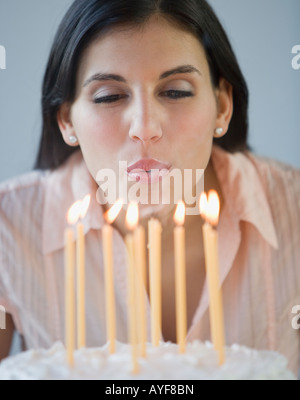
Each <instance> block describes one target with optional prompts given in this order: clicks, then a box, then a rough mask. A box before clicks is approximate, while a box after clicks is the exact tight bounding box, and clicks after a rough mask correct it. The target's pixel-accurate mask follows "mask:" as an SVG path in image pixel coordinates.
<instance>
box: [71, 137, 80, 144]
mask: <svg viewBox="0 0 300 400" xmlns="http://www.w3.org/2000/svg"><path fill="white" fill-rule="evenodd" d="M69 141H70V143H71V144H75V143H77V142H78V139H77V137H76V136H69Z"/></svg>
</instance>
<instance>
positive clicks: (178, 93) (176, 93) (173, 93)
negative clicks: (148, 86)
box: [161, 89, 194, 100]
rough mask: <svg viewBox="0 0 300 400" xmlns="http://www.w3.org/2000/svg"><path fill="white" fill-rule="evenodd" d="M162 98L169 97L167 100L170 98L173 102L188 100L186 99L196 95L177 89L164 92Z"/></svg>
mask: <svg viewBox="0 0 300 400" xmlns="http://www.w3.org/2000/svg"><path fill="white" fill-rule="evenodd" d="M161 96H163V97H167V98H169V99H171V100H178V99H183V98H186V97H193V96H194V94H193V92H192V91H190V90H175V89H171V90H166V91H164V92H162V93H161Z"/></svg>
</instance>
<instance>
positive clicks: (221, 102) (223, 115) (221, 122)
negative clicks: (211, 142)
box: [216, 78, 233, 138]
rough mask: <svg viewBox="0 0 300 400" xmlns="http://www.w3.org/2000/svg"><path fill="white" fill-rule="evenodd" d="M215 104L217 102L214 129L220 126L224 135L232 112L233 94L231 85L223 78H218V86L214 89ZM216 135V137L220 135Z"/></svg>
mask: <svg viewBox="0 0 300 400" xmlns="http://www.w3.org/2000/svg"><path fill="white" fill-rule="evenodd" d="M216 97H217V104H218V115H217V119H216V129H218V128H222V129H223V134H222V135H221V136H224V135H225V134H226V133H227V131H228V127H229V123H230V121H231V117H232V113H233V95H232V86H231V84H230V83H228V82H227V81H226V80H225V79H224V78H221V79H220V82H219V87H218V89H217V90H216ZM221 136H220V135H217V137H219V138H220V137H221Z"/></svg>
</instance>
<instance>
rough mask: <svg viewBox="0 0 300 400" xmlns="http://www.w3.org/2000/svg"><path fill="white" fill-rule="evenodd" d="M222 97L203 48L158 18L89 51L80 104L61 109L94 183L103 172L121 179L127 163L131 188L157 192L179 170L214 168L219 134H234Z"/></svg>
mask: <svg viewBox="0 0 300 400" xmlns="http://www.w3.org/2000/svg"><path fill="white" fill-rule="evenodd" d="M219 95H220V91H219V90H218V91H216V90H215V89H214V88H213V87H212V83H211V79H210V72H209V67H208V63H207V60H206V56H205V52H204V50H203V48H202V46H201V44H200V43H199V41H198V40H197V39H196V38H195V37H194V36H193V35H192V34H190V33H187V32H185V31H183V30H181V29H178V28H177V27H175V26H174V25H171V24H170V23H168V22H167V21H165V20H164V19H162V18H153V19H151V20H150V21H149V22H148V23H147V24H146V25H144V26H143V27H142V28H137V29H131V28H127V29H126V28H123V29H122V28H119V29H115V30H112V31H110V32H109V33H108V34H106V35H105V36H101V37H100V38H99V39H97V40H95V41H94V42H93V43H92V44H91V45H90V46H89V47H88V48H87V49H86V51H85V52H84V54H83V57H82V59H81V63H80V65H79V70H78V76H77V88H76V98H75V101H74V103H73V104H72V105H71V108H70V111H69V112H68V108H67V107H65V109H63V108H62V112H61V114H60V115H61V116H62V117H61V119H60V117H59V123H60V127H61V130H62V132H63V134H64V138H65V141H66V142H67V143H68V141H69V138H68V137H69V136H70V134H75V135H76V136H77V138H78V142H79V145H80V147H81V150H82V153H83V157H84V159H85V162H86V164H87V167H88V169H89V171H90V173H91V174H92V176H93V177H94V179H95V180H97V174H98V172H99V171H100V170H103V169H111V170H113V171H114V172H115V174H116V176H117V177H119V170H120V168H119V161H124V162H127V166H128V170H127V171H125V172H127V173H128V177H129V181H130V182H129V185H133V184H134V183H136V182H135V180H137V181H139V182H140V184H144V185H145V184H146V185H154V184H155V183H156V182H157V179H158V178H157V177H158V176H160V175H162V176H164V177H163V178H162V181H163V180H164V179H165V175H168V173H169V172H170V171H172V170H173V169H179V170H181V171H182V172H183V171H184V170H185V169H192V170H196V169H205V168H206V167H207V165H208V162H209V159H210V155H211V148H212V140H213V135H214V132H215V129H216V128H217V127H220V125H221V127H223V128H225V129H226V128H227V127H226V126H224V121H223V120H222V116H221V111H220V105H219ZM64 110H65V111H64ZM62 121H63V122H62ZM222 124H223V125H222ZM153 170H160V173H159V174H157V173H155V172H154V171H153ZM160 179H161V178H160Z"/></svg>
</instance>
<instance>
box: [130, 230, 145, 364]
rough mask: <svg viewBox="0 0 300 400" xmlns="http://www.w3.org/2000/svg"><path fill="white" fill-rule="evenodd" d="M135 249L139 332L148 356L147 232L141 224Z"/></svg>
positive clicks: (142, 353)
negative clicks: (146, 295)
mask: <svg viewBox="0 0 300 400" xmlns="http://www.w3.org/2000/svg"><path fill="white" fill-rule="evenodd" d="M133 237H134V249H135V265H136V271H137V306H138V310H137V313H138V334H139V337H138V338H139V340H138V342H139V344H140V354H141V356H142V357H146V351H147V320H146V297H145V290H146V289H147V272H146V233H145V229H144V227H143V226H141V225H139V226H138V227H137V228H136V229H135V231H134V234H133Z"/></svg>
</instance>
